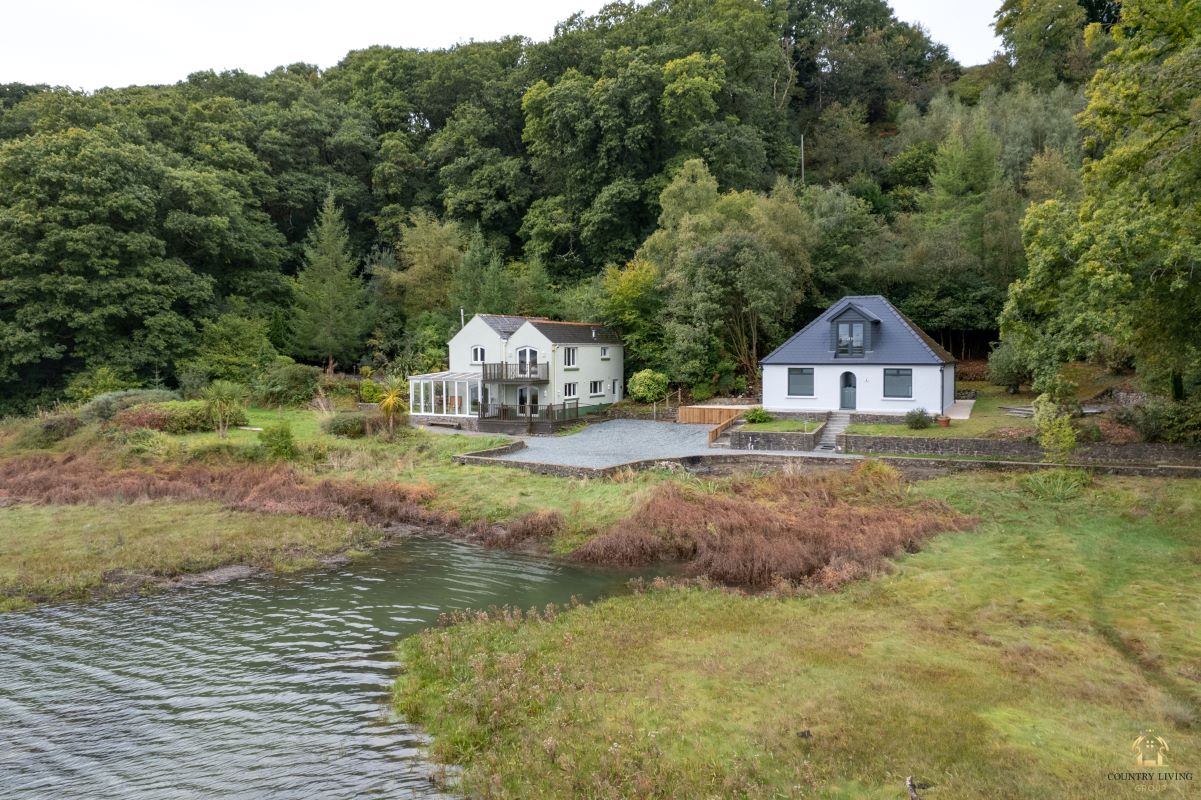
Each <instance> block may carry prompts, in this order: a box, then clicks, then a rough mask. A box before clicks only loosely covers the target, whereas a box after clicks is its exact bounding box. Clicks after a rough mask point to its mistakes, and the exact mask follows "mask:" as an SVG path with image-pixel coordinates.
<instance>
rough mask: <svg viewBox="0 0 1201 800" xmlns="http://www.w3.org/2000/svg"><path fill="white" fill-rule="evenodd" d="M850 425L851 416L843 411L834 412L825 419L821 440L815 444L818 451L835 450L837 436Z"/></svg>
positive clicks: (836, 447)
mask: <svg viewBox="0 0 1201 800" xmlns="http://www.w3.org/2000/svg"><path fill="white" fill-rule="evenodd" d="M850 424H851V415H850V413H848V412H845V411H834V412H831V413H830V416H829V418H828V419H826V427H825V428H823V429H822V438H821V439H820V440H819V441H818V443H817V448H816V449H818V450H837V449H838V434H840V433H842V432H843V431H845V430H846V429H847V426H848V425H850Z"/></svg>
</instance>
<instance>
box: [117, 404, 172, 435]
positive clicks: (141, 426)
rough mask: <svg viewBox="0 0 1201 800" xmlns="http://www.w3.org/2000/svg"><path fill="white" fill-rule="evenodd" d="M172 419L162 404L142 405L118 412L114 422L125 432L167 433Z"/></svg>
mask: <svg viewBox="0 0 1201 800" xmlns="http://www.w3.org/2000/svg"><path fill="white" fill-rule="evenodd" d="M170 419H171V415H170V414H169V413H168V412H167V409H165V408H163V407H162V404H161V403H140V404H138V405H136V406H132V407H131V408H127V409H124V410H123V411H120V412H118V413H117V415H116V416H114V417H113V422H114V423H115V424H116V425H117V427H119V428H124V429H125V430H151V431H165V430H167V423H168V422H169V421H170Z"/></svg>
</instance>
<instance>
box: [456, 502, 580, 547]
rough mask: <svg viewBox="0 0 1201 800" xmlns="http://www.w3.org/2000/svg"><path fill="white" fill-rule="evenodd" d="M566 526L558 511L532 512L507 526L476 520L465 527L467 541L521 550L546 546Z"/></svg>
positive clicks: (486, 545)
mask: <svg viewBox="0 0 1201 800" xmlns="http://www.w3.org/2000/svg"><path fill="white" fill-rule="evenodd" d="M565 526H566V519H565V518H564V516H563V514H562V513H561V512H559V511H554V510H542V511H532V512H530V513H529V514H525V515H523V516H520V517H518V518H517V519H515V520H513V521H512V522H509V523H507V524H493V523H490V522H488V520H486V519H479V520H476V521H475V522H473V523H472V524H471V525H469V526H468V527H467V528H466V533H467V538H469V539H471V540H472V541H474V542H477V543H479V544H482V545H484V546H485V547H505V548H512V547H521V546H524V545H531V544H537V545H540V546H543V547H545V546H546V545H548V544H549V543H550V541H551V540H552V539H554V538H555V536H557V535H558V534H560V533H562V531H563V529H564V527H565Z"/></svg>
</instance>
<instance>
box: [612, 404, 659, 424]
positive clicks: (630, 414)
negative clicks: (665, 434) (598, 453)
mask: <svg viewBox="0 0 1201 800" xmlns="http://www.w3.org/2000/svg"><path fill="white" fill-rule="evenodd" d="M678 409H679V406H672V407H671V408H668V409H665V408H663V407H662V406H660V407H659V410H658V413H655V414H652V412H651V409H649V408H647V409H643V408H642V407H638V408H629V407H626V406H620V405H618V406H609V407H608V408H606V409H605V410H604V411H602V412H600V413H599V415H598V416H601V417H604V418H605V419H649V420H656V421H658V422H675V421H676V414H677V411H678Z"/></svg>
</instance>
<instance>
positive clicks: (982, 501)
mask: <svg viewBox="0 0 1201 800" xmlns="http://www.w3.org/2000/svg"><path fill="white" fill-rule="evenodd" d="M1023 480H1026V481H1027V483H1028V479H1024V478H1022V477H1019V476H1005V475H996V474H988V475H973V476H963V475H957V476H954V477H949V478H943V479H939V480H934V481H928V482H924V483H920V484H916V485H914V486H913V488H912V490H911V491H912V492H913V493H914V494H916V495H919V496H928V497H935V498H939V499H943V500H945V501H947V502H949V503H950V504H951V505H953V506H955V507H956V508H958V509H960V510H962V511H965V512H969V513H973V514H976V515H978V516H979V518H980V524H979V526H978V528H977V530H976V531H974V532H970V533H963V534H955V535H947V536H943V537H941V538H937V539H935V540H934V541H932V542H931V543H930V544H929V545H928V546H927V548H926V549H925V550H924V551H923V552H920V553H917V554H914V555H911V556H907V557H905V558H904V559H903V560H902V561H901V562H900V563H899V565H898V566H897V568H896V570H895V572H894V574H892V575H891V576H888V577H885V578H882V579H877V580H874V581H870V582H864V583H860V584H855V585H852V586H851V587H849V588H848V589H847V590H844V591H841V592H838V593H832V594H818V595H811V596H805V597H798V598H792V599H781V598H772V597H748V596H740V595H736V594H730V593H726V592H721V591H717V590H703V589H697V588H690V589H669V590H659V591H653V592H649V593H646V594H642V595H636V596H629V597H622V598H617V599H612V600H609V601H606V602H603V603H600V604H597V605H594V606H590V607H584V608H580V609H577V610H573V611H570V612H566V613H560V614H559V615H558V616H557V617H555V618H554V619H553V620H551V621H545V620H543V621H537V622H529V621H527V622H523V623H518V622H516V621H513V620H511V619H510V620H504V619H501V620H496V621H492V622H471V623H466V624H460V625H457V626H455V627H453V628H450V629H448V630H436V631H431V632H428V633H426V634H424V635H422V636H419V637H416V638H413V639H409V640H406V641H405V642H403V643H402V644H401V649H400V657H401V661H402V662H403V664H404V670H405V672H404V674H403V676H402V677H401V678H400V680H399V681H398V685H397V693H396V698H397V703H398V706H399V708H400V709H401V710H402V711H403V712H404V713H406V714H408V715H410V716H411V717H412V718H414V719H416V720H417V721H419V722H420V723H422V724H423V725H425V726H426V727H427V728H428V729H429V730H430V731H431V732H432V733H433V734H434V736H435V740H434V749H435V753H436V755H437V756H438V757H440V758H442V759H445V760H449V761H453V762H458V763H462V764H464V765H465V767H466V770H465V772H464V773H463V783H464V788H465V789H466V790H467V791H468V793H470V794H472V795H473V796H485V797H610V796H622V797H663V798H667V797H735V796H736V797H749V798H767V797H773V798H774V797H830V798H834V797H840V798H901V797H904V796H905V791H904V788H903V785H904V780H905V777H906V776H907V775H911V774H912V775H915V776H916V777H917V779H918V780H920V781H923V782H926V783H929V784H932V787H931V788H930V789H929V790H926V791H924V792H922V796H923V797H924V798H927V800H930V799H931V798H935V799H937V798H998V797H1004V798H1045V797H1057V798H1095V797H1119V798H1120V797H1136V796H1141V793H1140V792H1139V789H1140V788H1141V787H1139V786H1136V785H1133V784H1131V783H1120V782H1114V781H1108V780H1107V779H1106V774H1107V773H1109V772H1112V771H1127V770H1131V769H1133V768H1134V763H1133V759H1132V755H1131V751H1130V745H1131V742H1132V741H1133V739H1134V738H1135V736H1137V735H1138V734H1139V733H1140V732H1141V731H1142V730H1144V729H1146V728H1148V727H1150V728H1154V729H1155V730H1156V731H1158V732H1159V733H1160V735H1162V736H1164V738H1165V739H1166V740H1167V741H1168V743H1169V745H1170V746H1171V747H1172V756H1171V757H1170V758H1169V765H1170V766H1171V767H1172V768H1174V769H1178V770H1184V771H1189V770H1191V771H1192V772H1193V773H1194V776H1196V774H1197V772H1198V770H1197V766H1198V763H1201V762H1198V759H1199V758H1201V756H1199V755H1198V754H1201V730H1199V728H1198V724H1199V722H1201V717H1199V714H1201V635H1198V634H1199V629H1198V623H1197V620H1198V619H1201V596H1199V595H1198V593H1197V592H1196V585H1197V581H1198V580H1199V579H1201V482H1197V481H1182V480H1181V481H1166V480H1155V479H1126V478H1122V479H1117V478H1110V479H1104V480H1101V481H1099V482H1098V483H1097V484H1095V485H1094V486H1092V487H1090V488H1086V489H1084V490H1083V491H1082V492H1081V493H1080V495H1079V496H1078V497H1076V498H1074V499H1069V500H1064V501H1046V500H1039V499H1037V498H1036V497H1035V495H1034V494H1032V493H1031V492H1030V491H1027V490H1026V489H1024V488H1023ZM806 731H807V732H808V733H807V734H806V735H804V736H802V735H801V734H802V733H803V732H806ZM1160 786H1162V787H1163V791H1162V793H1160V794H1159V796H1164V797H1185V796H1193V794H1194V793H1195V792H1196V791H1197V789H1198V784H1197V782H1196V781H1193V782H1191V783H1178V784H1175V785H1172V784H1166V783H1165V784H1160ZM1157 788H1158V787H1157Z"/></svg>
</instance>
